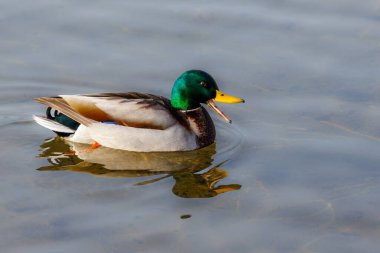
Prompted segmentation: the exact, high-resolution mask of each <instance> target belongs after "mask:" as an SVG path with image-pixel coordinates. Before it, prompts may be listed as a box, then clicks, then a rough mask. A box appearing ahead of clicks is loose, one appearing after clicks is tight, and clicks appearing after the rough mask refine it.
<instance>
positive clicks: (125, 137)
mask: <svg viewBox="0 0 380 253" xmlns="http://www.w3.org/2000/svg"><path fill="white" fill-rule="evenodd" d="M36 100H37V101H38V102H39V103H41V104H45V105H47V106H48V108H47V111H46V117H44V116H34V117H33V118H34V120H35V121H36V122H37V123H38V124H40V125H42V126H44V127H46V128H48V129H50V130H53V131H54V132H56V133H57V134H58V135H60V136H63V137H65V138H66V139H67V140H69V141H73V142H79V143H87V144H95V145H94V147H95V146H99V145H101V146H105V147H108V148H114V149H123V150H129V151H138V152H153V151H186V150H194V149H198V148H202V147H206V146H208V145H210V144H212V143H214V141H215V126H214V123H213V121H212V119H211V117H210V115H209V114H208V112H207V110H206V109H205V108H204V107H203V106H202V105H201V104H207V105H208V106H209V107H210V108H212V109H213V110H214V111H215V112H216V113H217V114H218V115H219V116H221V117H222V118H223V119H224V120H225V121H226V122H229V123H231V120H230V119H229V117H228V116H227V115H226V114H225V113H223V112H222V111H221V110H220V109H219V108H218V107H217V106H216V104H215V101H216V102H222V103H242V102H244V100H243V99H241V98H237V97H233V96H230V95H227V94H225V93H223V92H221V91H220V90H219V88H218V86H217V84H216V82H215V80H214V79H213V78H212V77H211V76H210V75H209V74H208V73H206V72H204V71H201V70H189V71H186V72H184V73H183V74H182V75H181V76H180V77H178V79H177V80H176V81H175V83H174V85H173V89H172V93H171V98H170V100H169V99H167V98H165V97H162V96H157V95H152V94H147V93H138V92H128V93H101V94H86V95H60V96H58V97H41V98H36Z"/></svg>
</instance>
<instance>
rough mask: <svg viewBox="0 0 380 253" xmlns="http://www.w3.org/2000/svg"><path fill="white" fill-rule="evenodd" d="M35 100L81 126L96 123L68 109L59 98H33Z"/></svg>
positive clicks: (67, 105) (68, 106)
mask: <svg viewBox="0 0 380 253" xmlns="http://www.w3.org/2000/svg"><path fill="white" fill-rule="evenodd" d="M35 100H36V101H37V102H39V103H41V104H44V105H47V106H50V107H52V108H54V109H56V110H58V111H60V112H62V113H63V114H65V115H66V116H67V117H70V118H71V119H73V120H75V121H77V122H79V123H80V124H82V125H85V126H89V125H91V124H93V123H96V122H97V121H95V120H92V119H89V118H87V117H85V116H83V115H81V114H79V113H77V112H76V111H75V110H74V109H73V108H71V107H70V105H69V104H67V103H66V102H65V101H64V100H63V99H62V98H60V97H41V98H35Z"/></svg>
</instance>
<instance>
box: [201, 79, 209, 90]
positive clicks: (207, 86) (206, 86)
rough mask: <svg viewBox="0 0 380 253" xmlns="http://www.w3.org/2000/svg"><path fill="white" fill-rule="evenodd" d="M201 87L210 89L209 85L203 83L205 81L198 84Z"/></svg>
mask: <svg viewBox="0 0 380 253" xmlns="http://www.w3.org/2000/svg"><path fill="white" fill-rule="evenodd" d="M199 84H200V85H201V86H202V87H205V88H207V89H208V88H210V85H209V84H208V83H207V82H205V81H201V82H200V83H199Z"/></svg>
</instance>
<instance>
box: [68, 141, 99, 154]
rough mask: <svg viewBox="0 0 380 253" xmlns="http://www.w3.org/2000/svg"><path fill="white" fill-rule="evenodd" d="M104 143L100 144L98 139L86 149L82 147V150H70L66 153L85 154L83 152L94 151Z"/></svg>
mask: <svg viewBox="0 0 380 253" xmlns="http://www.w3.org/2000/svg"><path fill="white" fill-rule="evenodd" d="M101 146H102V145H100V144H99V143H97V142H96V141H95V142H94V143H93V144H92V145H91V147H90V148H85V149H82V150H79V151H77V152H75V151H70V152H66V153H65V155H75V154H83V153H90V152H92V151H94V150H95V149H97V148H99V147H101Z"/></svg>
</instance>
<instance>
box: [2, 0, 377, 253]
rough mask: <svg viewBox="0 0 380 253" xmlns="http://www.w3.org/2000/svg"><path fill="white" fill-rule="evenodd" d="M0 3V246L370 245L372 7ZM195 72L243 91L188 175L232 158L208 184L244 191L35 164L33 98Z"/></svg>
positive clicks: (38, 139) (155, 87) (146, 85)
mask: <svg viewBox="0 0 380 253" xmlns="http://www.w3.org/2000/svg"><path fill="white" fill-rule="evenodd" d="M0 6H1V17H0V19H1V22H0V30H1V34H2V36H1V39H0V54H1V56H2V57H1V58H0V91H1V92H0V145H1V147H2V148H1V149H0V169H1V175H2V179H3V180H2V183H1V184H0V191H1V192H2V196H1V198H0V217H1V218H0V232H1V234H2V236H1V238H0V247H1V249H2V252H25V251H28V252H52V251H54V252H77V251H83V252H89V251H91V252H125V251H128V252H173V251H175V252H324V253H325V252H334V253H336V252H377V251H378V248H379V242H378V239H377V238H378V235H379V231H380V226H379V224H380V221H379V215H378V210H379V206H380V202H379V198H378V192H379V176H380V175H379V172H378V171H379V170H378V169H379V168H378V167H379V164H380V163H379V156H378V152H377V151H378V149H379V140H380V131H379V129H380V128H379V125H380V117H379V116H380V110H379V109H380V105H379V97H380V86H379V80H380V72H379V71H378V66H380V57H379V52H380V44H379V41H380V33H379V31H380V30H379V29H378V27H379V10H380V5H379V3H378V1H374V0H366V1H364V2H363V1H361V2H358V1H351V0H349V1H344V3H343V2H342V1H337V0H333V1H329V2H326V1H319V2H314V3H311V2H304V1H298V0H292V1H280V2H279V1H255V2H252V1H244V0H241V1H227V0H225V1H224V0H222V1H206V2H205V1H192V2H176V1H164V2H162V1H161V2H159V3H158V2H156V1H143V2H141V1H140V2H132V1H130V2H126V1H123V2H112V3H110V2H101V1H90V2H89V1H81V2H80V3H79V2H77V1H76V2H67V1H65V2H54V3H53V2H49V3H46V2H45V1H33V2H32V1H30V2H23V3H22V4H20V3H19V2H14V1H8V2H6V3H5V2H4V3H1V4H0ZM189 68H201V69H205V70H207V71H209V72H210V73H211V74H212V75H214V76H215V78H216V79H217V81H218V82H219V86H220V87H221V88H223V90H225V91H226V92H228V93H231V94H236V95H239V96H241V97H244V98H245V99H246V101H247V103H245V104H244V105H243V106H240V105H236V106H235V105H225V106H223V109H224V110H225V111H226V112H227V113H228V114H229V115H230V116H231V118H232V120H233V121H234V122H233V126H231V127H230V126H227V125H224V124H223V123H222V122H220V123H217V129H218V136H217V145H216V154H215V155H214V156H213V161H212V162H211V164H210V166H209V167H207V168H206V169H205V170H202V171H199V172H197V173H195V174H197V175H201V174H205V173H207V172H208V171H210V170H211V175H213V176H215V177H214V179H215V178H217V179H218V177H221V176H223V173H221V172H219V171H215V170H212V168H213V167H214V166H216V165H218V164H220V163H222V162H224V161H226V160H228V161H227V162H226V163H225V164H223V166H221V168H220V169H221V170H223V171H225V172H227V173H228V176H227V177H224V178H222V179H221V180H220V181H219V182H218V183H217V184H215V185H214V187H218V186H220V185H241V186H242V187H241V189H240V190H236V191H230V192H226V193H223V194H220V195H218V196H216V197H213V198H207V199H206V198H179V197H177V196H176V195H174V194H173V193H172V190H173V189H174V188H175V187H174V186H175V185H176V183H177V181H178V180H179V181H180V182H185V183H184V185H188V184H190V183H193V182H200V181H202V180H200V179H199V178H198V177H194V176H192V175H194V174H191V173H190V174H183V175H180V176H178V175H177V178H175V176H170V177H167V178H164V179H162V180H157V181H152V182H150V181H149V180H154V179H156V178H157V176H158V178H159V177H160V176H165V175H167V174H161V175H154V176H153V175H148V176H144V177H139V178H136V177H117V178H115V177H112V178H107V177H93V176H89V175H88V173H72V172H68V171H65V170H60V171H38V170H36V168H40V167H46V166H49V163H48V161H47V160H46V159H44V158H42V159H41V158H36V156H37V155H38V154H39V153H40V151H39V148H40V147H39V146H40V144H41V143H42V142H43V140H45V139H46V138H48V137H51V136H52V134H51V133H49V132H48V131H46V130H45V129H42V128H40V127H39V126H37V125H35V124H33V123H32V122H31V121H30V119H31V115H32V114H34V113H38V112H39V111H41V110H42V107H41V106H40V105H37V104H35V103H34V102H33V101H32V98H33V97H39V96H48V95H56V94H73V93H90V92H99V91H129V90H131V91H146V92H151V93H158V94H161V95H168V94H169V93H170V88H171V85H172V83H173V81H174V79H175V78H176V77H177V75H179V74H180V73H181V72H183V70H185V69H189ZM216 120H217V119H216ZM217 122H218V121H217ZM103 169H104V168H103ZM97 172H99V171H97ZM101 172H102V171H101ZM101 172H100V173H101ZM103 173H104V171H103ZM206 175H207V176H208V175H209V174H206ZM209 178H210V177H209ZM140 179H141V181H140ZM203 179H204V178H203ZM211 179H213V178H212V177H211ZM181 180H182V181H181ZM206 181H207V180H206ZM139 182H140V183H141V182H142V184H143V185H136V183H139ZM144 183H145V184H144ZM206 185H207V183H206ZM208 186H209V185H208ZM208 186H207V187H208ZM179 189H180V191H179V192H182V193H183V192H186V191H183V189H185V190H186V187H185V188H179ZM177 190H178V188H177ZM181 190H182V191H181ZM177 193H178V192H177ZM184 215H185V216H184ZM189 215H190V218H188V219H181V217H189Z"/></svg>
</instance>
